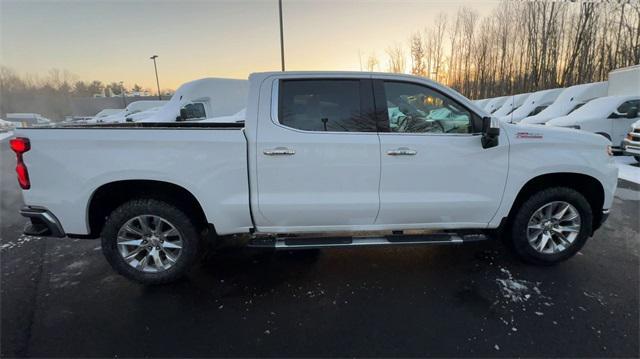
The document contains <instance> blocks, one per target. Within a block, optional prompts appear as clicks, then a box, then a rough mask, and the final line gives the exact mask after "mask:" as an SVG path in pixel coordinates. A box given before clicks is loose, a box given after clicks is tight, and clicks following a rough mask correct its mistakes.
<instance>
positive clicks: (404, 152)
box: [387, 147, 418, 156]
mask: <svg viewBox="0 0 640 359" xmlns="http://www.w3.org/2000/svg"><path fill="white" fill-rule="evenodd" d="M417 153H418V151H416V150H412V149H410V148H407V147H400V148H396V149H395V150H389V151H387V155H389V156H415V155H416V154H417Z"/></svg>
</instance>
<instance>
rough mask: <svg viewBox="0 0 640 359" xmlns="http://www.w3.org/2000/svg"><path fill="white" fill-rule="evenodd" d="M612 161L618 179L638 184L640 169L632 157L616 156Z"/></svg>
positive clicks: (639, 181)
mask: <svg viewBox="0 0 640 359" xmlns="http://www.w3.org/2000/svg"><path fill="white" fill-rule="evenodd" d="M613 159H614V161H615V162H616V165H617V166H618V178H621V179H623V180H627V181H629V182H633V183H638V184H640V167H637V166H638V165H637V162H636V160H635V159H634V158H633V157H631V156H616V157H614V158H613ZM634 164H635V166H632V165H634Z"/></svg>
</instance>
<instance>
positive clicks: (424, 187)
mask: <svg viewBox="0 0 640 359" xmlns="http://www.w3.org/2000/svg"><path fill="white" fill-rule="evenodd" d="M374 81H375V84H374V87H375V100H376V106H379V105H380V104H381V105H382V106H384V107H385V108H386V111H382V112H380V113H381V115H382V121H383V125H381V127H386V128H385V129H384V132H380V143H381V163H382V168H381V178H380V213H379V215H378V218H377V220H376V224H378V225H385V226H394V227H404V228H412V227H414V228H425V227H426V228H430V227H431V228H433V227H438V228H447V227H449V226H452V227H465V226H466V227H484V226H485V225H487V223H488V222H489V221H490V220H491V218H492V217H493V216H494V214H495V213H496V211H497V210H498V207H499V205H500V201H501V198H502V193H503V190H504V186H505V182H506V178H507V169H508V144H507V143H506V142H507V141H501V143H500V144H499V145H498V146H497V147H493V148H489V149H483V148H482V145H481V142H480V139H481V136H480V134H479V129H477V127H478V123H479V122H480V121H479V120H480V118H479V117H478V115H476V114H475V113H473V112H472V111H471V110H469V109H467V108H466V107H465V106H463V105H461V104H460V103H459V102H457V101H456V100H454V99H453V98H451V96H448V95H446V94H445V93H443V92H442V91H439V90H438V89H435V88H432V87H430V86H429V85H426V84H422V83H415V82H404V81H402V82H400V81H395V80H391V79H390V80H384V81H383V80H374ZM474 124H475V126H474Z"/></svg>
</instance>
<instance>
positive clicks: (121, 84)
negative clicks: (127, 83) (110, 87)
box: [120, 81, 127, 108]
mask: <svg viewBox="0 0 640 359" xmlns="http://www.w3.org/2000/svg"><path fill="white" fill-rule="evenodd" d="M120 93H121V94H122V102H123V103H124V108H127V98H126V96H125V93H124V82H123V81H120Z"/></svg>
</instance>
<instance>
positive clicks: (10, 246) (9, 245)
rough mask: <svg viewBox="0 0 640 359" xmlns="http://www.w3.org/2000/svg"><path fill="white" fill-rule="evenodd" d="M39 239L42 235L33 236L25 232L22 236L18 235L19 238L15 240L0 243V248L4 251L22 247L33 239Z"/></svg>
mask: <svg viewBox="0 0 640 359" xmlns="http://www.w3.org/2000/svg"><path fill="white" fill-rule="evenodd" d="M39 239H42V237H33V236H27V235H24V234H23V235H21V236H20V237H18V239H17V240H16V241H15V242H14V241H9V242H7V243H4V244H2V245H0V250H3V251H4V250H9V249H13V248H20V247H22V246H23V245H25V244H26V243H29V242H31V241H36V240H39Z"/></svg>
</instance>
